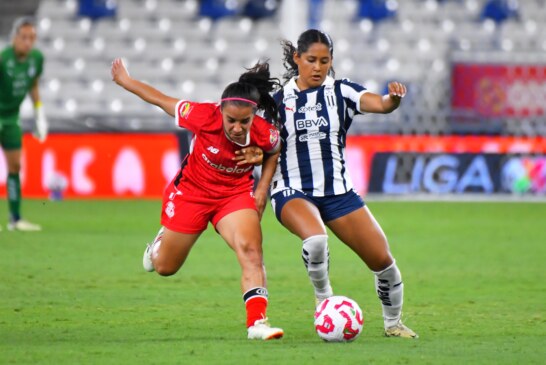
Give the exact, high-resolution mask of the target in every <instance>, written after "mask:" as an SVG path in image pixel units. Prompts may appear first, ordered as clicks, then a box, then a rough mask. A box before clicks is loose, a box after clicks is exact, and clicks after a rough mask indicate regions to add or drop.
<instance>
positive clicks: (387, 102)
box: [360, 81, 406, 114]
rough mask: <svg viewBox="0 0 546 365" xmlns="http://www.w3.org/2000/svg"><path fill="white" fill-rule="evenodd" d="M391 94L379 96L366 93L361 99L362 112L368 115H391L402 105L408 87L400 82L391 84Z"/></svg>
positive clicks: (389, 86)
mask: <svg viewBox="0 0 546 365" xmlns="http://www.w3.org/2000/svg"><path fill="white" fill-rule="evenodd" d="M388 89H389V93H388V94H387V95H378V94H374V93H364V94H362V96H361V97H360V110H361V111H363V112H366V113H383V114H387V113H390V112H392V111H394V110H396V108H398V106H399V105H400V102H401V101H402V98H403V97H404V95H406V86H405V85H404V84H402V83H400V82H396V81H395V82H389V85H388Z"/></svg>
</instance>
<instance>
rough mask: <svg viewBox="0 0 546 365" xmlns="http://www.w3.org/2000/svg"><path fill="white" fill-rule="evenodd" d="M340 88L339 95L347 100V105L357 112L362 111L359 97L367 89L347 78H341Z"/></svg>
mask: <svg viewBox="0 0 546 365" xmlns="http://www.w3.org/2000/svg"><path fill="white" fill-rule="evenodd" d="M340 88H341V95H343V97H344V98H345V99H347V100H348V101H349V102H348V103H347V104H348V106H349V107H350V108H351V109H354V110H355V111H357V112H359V113H363V111H362V110H360V98H361V97H362V95H363V94H364V93H366V92H368V90H366V88H365V87H364V86H362V85H360V84H357V83H356V82H352V81H350V80H349V79H343V80H341V83H340Z"/></svg>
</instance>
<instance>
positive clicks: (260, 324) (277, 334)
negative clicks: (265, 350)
mask: <svg viewBox="0 0 546 365" xmlns="http://www.w3.org/2000/svg"><path fill="white" fill-rule="evenodd" d="M283 335H284V331H283V330H282V329H280V328H275V327H271V326H270V325H269V322H267V318H266V319H259V320H257V321H256V322H254V326H250V327H248V339H249V340H264V341H265V340H273V339H278V338H281V337H282V336H283Z"/></svg>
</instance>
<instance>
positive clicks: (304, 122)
mask: <svg viewBox="0 0 546 365" xmlns="http://www.w3.org/2000/svg"><path fill="white" fill-rule="evenodd" d="M283 91H284V94H282V96H283V100H278V101H277V102H278V104H279V110H280V111H281V114H284V115H285V118H281V119H284V120H283V121H282V123H283V125H282V129H281V138H283V142H284V143H283V146H282V150H281V156H280V160H279V165H278V166H277V170H276V172H275V175H274V176H273V184H272V190H271V194H274V193H276V192H278V191H280V190H283V189H286V188H292V189H297V190H300V191H303V192H304V193H307V194H310V195H313V196H325V195H339V194H343V193H346V192H348V191H350V190H351V189H352V187H353V184H352V181H351V178H350V176H349V173H348V171H346V168H345V160H344V151H345V138H346V134H347V130H346V129H347V128H348V126H350V123H351V122H352V118H353V116H354V115H355V113H358V112H360V111H359V110H358V109H359V108H360V97H361V96H362V94H363V93H364V92H366V90H365V89H364V88H363V87H362V86H361V85H358V84H355V83H352V82H350V81H348V80H338V81H336V80H334V79H333V78H331V77H327V78H326V80H325V81H324V83H323V85H322V86H321V87H319V88H317V89H313V90H305V91H303V92H300V91H299V89H298V87H297V85H296V82H295V79H294V78H293V79H292V80H290V81H289V82H288V83H287V84H286V85H285V86H284V89H283ZM276 96H277V97H280V96H281V94H280V93H278V94H277V95H276ZM338 103H341V105H338ZM340 116H341V118H342V119H340Z"/></svg>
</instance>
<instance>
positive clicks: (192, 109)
mask: <svg viewBox="0 0 546 365" xmlns="http://www.w3.org/2000/svg"><path fill="white" fill-rule="evenodd" d="M175 110H176V114H175V120H176V124H177V125H178V126H179V127H182V128H186V129H189V130H190V131H192V132H194V133H196V132H197V131H199V130H201V129H203V127H204V126H206V125H208V124H209V123H211V122H212V121H213V117H214V111H215V110H216V105H215V104H210V103H195V102H192V101H187V100H180V101H179V102H178V103H176V109H175Z"/></svg>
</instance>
